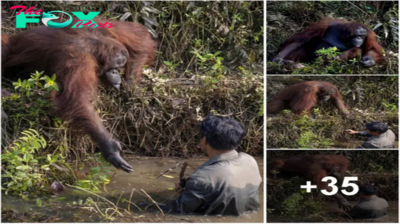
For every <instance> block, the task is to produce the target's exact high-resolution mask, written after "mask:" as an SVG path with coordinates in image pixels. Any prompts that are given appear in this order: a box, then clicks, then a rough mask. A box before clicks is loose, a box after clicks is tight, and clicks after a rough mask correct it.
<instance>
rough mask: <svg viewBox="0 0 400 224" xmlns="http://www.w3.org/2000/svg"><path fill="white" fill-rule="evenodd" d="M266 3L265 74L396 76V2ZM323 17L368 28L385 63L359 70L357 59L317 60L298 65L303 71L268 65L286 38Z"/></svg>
mask: <svg viewBox="0 0 400 224" xmlns="http://www.w3.org/2000/svg"><path fill="white" fill-rule="evenodd" d="M267 4H268V7H267V9H268V13H267V35H268V37H267V38H268V41H267V49H268V52H267V57H268V59H267V60H268V61H269V62H268V63H267V73H268V74H398V55H397V54H398V34H399V30H398V2H397V1H387V2H379V3H375V2H372V1H351V2H349V1H342V2H339V1H302V2H297V1H296V2H295V1H287V2H282V1H280V2H277V1H270V2H268V3H267ZM326 17H329V18H339V19H346V20H350V21H357V22H361V23H364V24H366V25H367V26H369V27H370V28H371V29H372V30H373V31H374V32H375V33H376V34H377V36H378V41H379V43H380V44H381V45H382V47H383V48H384V49H385V55H386V62H385V63H384V64H382V65H378V66H374V67H371V68H364V67H362V66H361V65H360V64H359V63H358V60H359V59H354V60H351V61H347V62H344V61H340V60H337V59H336V60H332V61H330V62H328V63H325V62H323V61H321V60H320V58H319V59H318V60H316V61H315V62H313V63H310V64H307V63H301V64H302V65H304V66H305V67H304V68H298V67H296V66H293V65H278V64H277V63H273V62H270V61H271V59H272V57H273V56H274V55H275V54H276V51H277V49H278V47H279V45H280V44H281V43H283V42H284V41H285V40H286V39H287V38H289V37H291V36H292V35H294V34H295V33H297V32H300V31H302V30H304V29H305V27H307V26H309V25H310V24H312V23H315V22H318V21H320V20H321V19H323V18H326ZM324 51H325V52H320V53H323V54H326V53H328V52H329V51H331V50H329V49H326V50H324ZM329 55H331V53H328V58H329ZM332 56H333V55H332ZM321 62H323V63H321Z"/></svg>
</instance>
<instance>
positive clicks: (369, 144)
mask: <svg viewBox="0 0 400 224" xmlns="http://www.w3.org/2000/svg"><path fill="white" fill-rule="evenodd" d="M366 126H367V127H366V128H367V131H354V130H351V129H348V130H346V132H347V133H348V134H351V135H353V134H359V135H362V136H368V137H369V138H368V140H367V141H365V142H364V143H363V144H362V145H361V147H359V148H367V149H368V148H394V142H395V140H396V136H395V135H394V133H393V131H392V130H390V129H389V128H388V125H387V124H386V123H383V122H371V123H368V124H367V125H366Z"/></svg>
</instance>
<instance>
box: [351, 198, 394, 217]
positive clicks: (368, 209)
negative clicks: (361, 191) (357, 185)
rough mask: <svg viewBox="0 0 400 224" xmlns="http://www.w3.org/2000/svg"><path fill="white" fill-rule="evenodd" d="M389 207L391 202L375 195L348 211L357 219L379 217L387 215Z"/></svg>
mask: <svg viewBox="0 0 400 224" xmlns="http://www.w3.org/2000/svg"><path fill="white" fill-rule="evenodd" d="M388 207H389V204H388V202H387V201H386V200H385V199H383V198H380V197H377V196H373V197H371V198H367V199H364V200H362V201H360V203H358V204H357V205H356V206H354V207H353V208H352V209H351V210H350V211H349V212H348V213H349V215H350V216H351V217H352V218H355V219H371V218H379V217H382V216H384V215H386V211H387V208H388Z"/></svg>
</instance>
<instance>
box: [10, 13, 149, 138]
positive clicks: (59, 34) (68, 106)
mask: <svg viewBox="0 0 400 224" xmlns="http://www.w3.org/2000/svg"><path fill="white" fill-rule="evenodd" d="M95 21H96V22H97V23H104V22H105V21H106V20H101V19H95ZM108 22H109V23H112V24H113V27H112V28H94V29H93V28H89V27H84V28H78V29H72V28H70V27H66V28H62V29H57V28H49V27H46V26H42V27H37V28H35V29H32V30H27V31H23V32H20V33H17V34H14V35H10V36H3V35H2V39H3V40H2V47H3V49H7V50H4V51H2V71H3V77H6V78H7V79H14V80H15V79H17V78H27V77H29V75H30V73H33V72H35V71H45V73H46V74H47V75H49V76H51V75H52V74H54V73H55V74H56V75H57V80H56V81H57V84H58V86H59V92H57V93H55V94H53V97H54V104H55V108H56V110H57V112H58V114H59V115H60V116H61V117H62V118H64V119H65V120H69V121H71V123H72V125H73V126H75V127H77V128H82V129H84V130H85V131H86V133H88V134H89V135H90V136H91V137H92V139H93V140H94V141H95V142H96V143H104V142H110V141H112V137H111V134H110V133H109V132H108V131H107V130H106V129H105V127H104V126H103V123H102V122H101V119H100V117H99V115H98V113H97V112H96V111H95V108H94V106H93V105H92V103H91V97H93V96H94V95H96V93H97V85H98V75H99V73H101V72H102V71H103V69H106V68H107V66H109V65H108V63H109V62H110V61H111V59H112V58H113V57H114V56H115V55H116V54H118V53H121V54H123V55H126V56H127V63H126V65H125V79H126V80H129V79H130V78H131V77H134V78H135V80H136V81H139V80H140V77H141V74H142V70H143V67H144V66H145V65H148V64H150V63H151V62H152V61H153V59H154V54H155V48H156V43H155V41H153V40H152V38H151V36H150V34H149V33H148V31H147V30H146V28H145V27H144V26H142V25H141V24H138V23H132V22H122V21H108ZM110 144H111V143H110ZM110 144H108V145H110ZM114 145H115V144H114Z"/></svg>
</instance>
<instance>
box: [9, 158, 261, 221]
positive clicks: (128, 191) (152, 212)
mask: <svg viewBox="0 0 400 224" xmlns="http://www.w3.org/2000/svg"><path fill="white" fill-rule="evenodd" d="M256 159H257V162H258V164H259V169H260V172H263V170H264V169H263V159H262V158H256ZM184 161H186V162H188V164H189V167H188V168H187V170H186V175H185V176H186V177H187V176H188V175H190V174H191V173H192V172H193V171H194V170H195V169H196V167H198V166H200V165H201V164H203V163H204V162H205V161H207V158H199V159H182V158H176V159H175V158H173V159H171V158H168V159H165V158H135V159H131V160H129V163H130V164H131V165H132V166H133V168H134V172H133V173H131V174H128V173H125V172H122V171H118V172H117V173H116V175H115V176H114V177H113V178H112V181H111V183H110V184H109V185H107V187H106V188H105V189H104V190H103V192H101V193H99V195H101V196H102V197H104V199H107V200H109V201H110V202H112V203H114V204H116V205H117V206H118V208H119V209H118V211H119V212H120V214H117V213H115V212H114V210H113V209H112V208H113V206H112V205H111V204H110V203H108V202H106V201H105V200H104V199H100V198H99V197H97V196H94V195H90V194H87V193H84V192H82V191H80V190H74V189H67V190H66V191H65V192H64V193H62V194H60V195H57V196H54V197H53V198H52V199H50V200H45V199H43V206H42V207H39V206H38V205H37V204H36V203H35V202H34V201H24V200H21V199H20V198H18V197H16V196H7V195H2V211H3V216H2V221H3V222H21V221H25V222H107V221H111V220H110V219H107V218H106V217H107V216H108V217H112V218H114V219H113V220H112V222H171V223H172V222H210V223H213V222H225V223H229V222H240V223H242V222H263V211H264V206H263V205H264V199H263V198H264V196H263V187H262V186H263V184H262V185H261V187H260V205H261V207H260V209H259V211H258V212H253V213H248V214H244V215H242V216H240V217H233V216H201V215H169V214H166V215H162V214H161V213H160V212H159V211H158V210H157V209H156V208H151V209H146V208H145V206H144V205H143V203H150V204H151V199H152V200H154V201H156V202H158V203H166V202H168V201H171V200H173V199H175V198H176V197H178V195H179V193H178V192H176V191H174V190H172V189H173V188H174V186H175V182H178V181H179V172H180V168H176V169H173V170H172V171H170V172H168V173H167V174H166V176H161V177H160V178H158V179H157V177H158V176H159V175H160V173H163V172H164V171H166V170H168V169H170V168H172V167H174V166H175V165H176V164H177V163H179V162H184ZM261 175H262V176H263V175H264V174H263V173H262V174H261ZM145 194H148V196H149V197H150V198H151V199H149V198H148V196H146V195H145ZM88 197H90V198H91V199H93V201H94V202H95V204H94V203H85V202H87V199H88ZM129 202H131V203H129ZM135 206H138V207H139V208H137V207H135ZM129 211H130V212H129Z"/></svg>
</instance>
